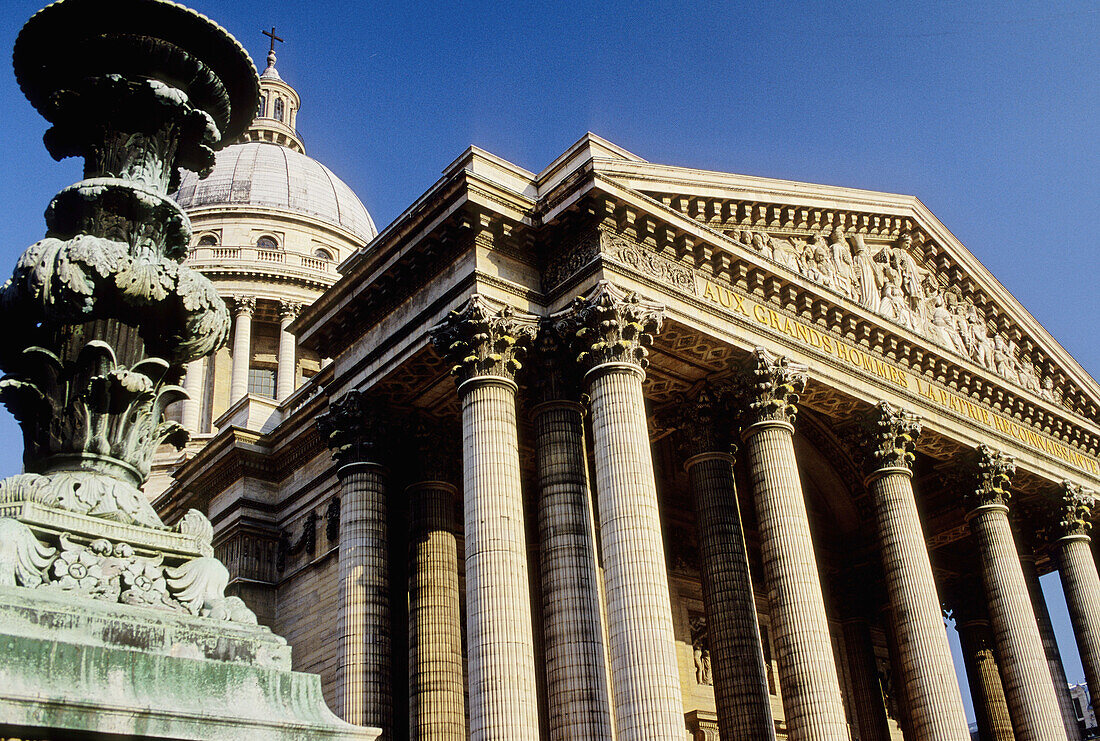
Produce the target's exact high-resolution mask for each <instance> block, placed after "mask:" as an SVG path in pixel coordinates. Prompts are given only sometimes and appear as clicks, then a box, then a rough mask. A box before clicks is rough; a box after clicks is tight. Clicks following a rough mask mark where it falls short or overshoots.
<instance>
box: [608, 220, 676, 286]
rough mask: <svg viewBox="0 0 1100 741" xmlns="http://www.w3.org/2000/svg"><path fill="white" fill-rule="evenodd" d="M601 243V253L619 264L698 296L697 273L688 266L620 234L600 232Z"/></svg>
mask: <svg viewBox="0 0 1100 741" xmlns="http://www.w3.org/2000/svg"><path fill="white" fill-rule="evenodd" d="M600 243H601V244H600V246H601V251H602V252H604V253H605V254H607V255H609V256H610V257H612V258H613V259H614V260H616V261H617V262H620V263H622V264H623V265H626V266H627V267H629V268H632V269H634V270H636V271H638V272H640V273H644V274H646V275H649V276H652V277H653V278H656V279H657V280H658V281H660V282H661V283H662V284H663V285H665V286H667V287H669V288H673V289H675V290H678V291H683V292H684V293H690V294H692V295H695V294H696V292H697V288H696V285H695V272H694V271H693V270H692V269H691V268H689V267H687V266H686V265H681V264H679V263H676V262H673V261H672V260H669V259H668V258H665V257H661V256H660V255H657V254H655V253H654V252H652V251H651V250H649V249H648V248H646V247H644V246H642V245H639V244H635V243H634V242H632V241H630V240H629V239H626V238H625V237H623V236H622V235H619V234H611V233H609V232H600Z"/></svg>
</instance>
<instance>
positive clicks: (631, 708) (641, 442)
mask: <svg viewBox="0 0 1100 741" xmlns="http://www.w3.org/2000/svg"><path fill="white" fill-rule="evenodd" d="M642 377H643V372H642V370H641V369H640V368H639V367H638V366H636V365H634V364H631V363H607V364H604V365H601V366H597V367H596V368H595V369H593V370H592V371H590V372H589V374H588V393H589V396H590V397H591V408H592V429H593V444H594V448H595V453H596V456H595V459H596V491H597V492H598V494H599V510H600V535H601V538H602V543H603V553H604V564H605V578H606V583H607V603H608V612H609V613H610V628H609V633H610V635H609V643H610V648H611V678H612V680H611V681H612V693H613V699H614V703H615V717H616V729H617V731H618V738H619V739H620V741H643V740H648V739H677V740H678V739H681V738H683V736H684V708H683V702H682V700H681V691H680V673H679V668H678V666H677V663H676V643H675V637H674V634H673V631H672V604H671V601H670V598H669V592H668V573H667V570H666V566H665V557H664V553H665V550H664V541H663V539H662V537H661V517H660V512H659V511H658V507H657V488H656V484H655V482H654V477H653V459H652V452H651V450H650V445H649V428H648V425H647V422H646V414H645V399H644V397H643V395H642Z"/></svg>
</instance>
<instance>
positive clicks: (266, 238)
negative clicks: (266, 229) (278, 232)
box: [256, 234, 279, 250]
mask: <svg viewBox="0 0 1100 741" xmlns="http://www.w3.org/2000/svg"><path fill="white" fill-rule="evenodd" d="M256 246H257V247H259V248H260V249H261V250H277V249H279V242H278V240H276V239H275V237H272V236H271V235H269V234H265V235H263V236H262V237H260V238H259V239H257V240H256Z"/></svg>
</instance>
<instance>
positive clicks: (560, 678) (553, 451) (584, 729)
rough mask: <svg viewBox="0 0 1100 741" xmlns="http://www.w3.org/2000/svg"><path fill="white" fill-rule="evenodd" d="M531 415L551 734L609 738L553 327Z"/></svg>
mask: <svg viewBox="0 0 1100 741" xmlns="http://www.w3.org/2000/svg"><path fill="white" fill-rule="evenodd" d="M538 344H539V353H538V357H537V359H536V360H537V363H538V367H537V369H536V370H535V373H534V376H535V377H534V378H533V379H532V386H533V391H534V393H535V395H536V400H537V401H538V402H539V403H538V404H536V406H535V407H534V408H533V409H532V410H531V416H532V419H533V422H534V427H535V454H536V457H537V470H538V486H539V543H540V562H539V566H540V569H541V572H542V574H541V577H542V624H543V637H542V642H543V653H544V655H545V659H546V685H547V693H546V694H547V699H548V701H549V718H550V735H549V737H550V738H551V739H554V740H555V741H557V740H561V741H564V740H565V739H579V738H591V739H603V738H612V736H613V734H612V731H611V729H612V721H611V697H610V688H609V687H608V674H607V645H606V637H605V635H604V627H603V621H602V618H601V615H600V577H599V573H598V570H597V555H596V531H595V522H594V518H593V513H592V496H591V493H590V491H589V486H588V471H587V458H586V456H585V441H584V416H583V413H584V407H582V406H581V405H580V404H579V403H577V402H576V401H572V399H576V398H577V397H578V396H579V391H578V389H577V386H576V379H575V378H574V376H575V374H574V373H572V372H571V370H572V369H571V368H570V367H569V361H568V359H567V358H566V357H565V353H563V352H561V349H560V348H559V346H558V343H557V341H556V338H555V336H554V333H553V330H552V328H551V327H550V326H549V325H548V324H547V325H544V326H543V327H542V329H541V331H540V335H539V343H538Z"/></svg>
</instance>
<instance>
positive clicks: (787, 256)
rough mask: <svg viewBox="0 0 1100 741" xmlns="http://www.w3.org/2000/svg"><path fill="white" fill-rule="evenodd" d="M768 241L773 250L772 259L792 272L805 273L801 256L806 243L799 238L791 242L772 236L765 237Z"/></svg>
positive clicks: (794, 238)
mask: <svg viewBox="0 0 1100 741" xmlns="http://www.w3.org/2000/svg"><path fill="white" fill-rule="evenodd" d="M765 236H766V238H767V241H768V245H769V246H770V247H771V249H772V259H773V260H775V261H776V262H777V263H779V264H780V265H782V266H783V267H785V268H787V270H791V271H793V272H795V273H804V272H805V271H804V270H803V269H802V259H801V257H800V254H801V252H802V249H803V248H804V247H805V246H806V243H805V242H803V241H802V240H801V239H798V238H797V237H791V240H790V241H787V240H786V239H777V238H775V237H772V236H770V235H765Z"/></svg>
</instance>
